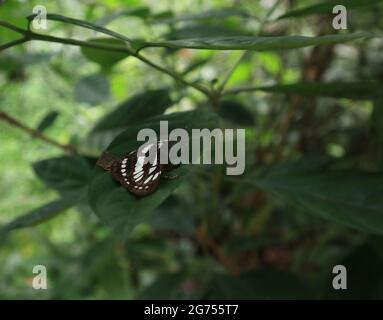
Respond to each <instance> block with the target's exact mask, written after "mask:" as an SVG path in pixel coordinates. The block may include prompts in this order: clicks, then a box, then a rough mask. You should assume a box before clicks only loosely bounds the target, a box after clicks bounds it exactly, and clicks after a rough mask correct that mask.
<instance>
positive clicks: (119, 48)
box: [0, 20, 211, 98]
mask: <svg viewBox="0 0 383 320" xmlns="http://www.w3.org/2000/svg"><path fill="white" fill-rule="evenodd" d="M63 22H65V21H63ZM0 26H4V27H6V28H8V29H11V30H14V31H17V32H19V33H21V34H23V35H24V38H22V40H21V39H20V40H18V41H17V42H10V43H8V44H6V45H4V48H1V47H0V50H1V49H2V50H4V49H7V48H9V47H12V46H14V45H17V44H20V43H23V42H27V41H29V40H39V41H46V42H55V43H63V44H69V45H74V46H80V47H87V48H94V49H103V50H111V51H118V52H124V53H126V54H127V55H131V56H133V57H135V58H136V59H138V60H140V61H142V62H144V63H145V64H147V65H149V66H151V67H152V68H154V69H156V70H158V71H161V72H162V73H165V74H167V75H169V76H171V77H172V78H173V79H175V80H176V81H178V82H181V83H182V84H184V85H187V86H190V87H192V88H194V89H196V90H198V91H200V92H201V93H203V94H204V95H206V96H207V97H209V98H210V97H211V93H210V91H209V90H208V89H207V88H205V87H203V86H201V85H199V84H198V83H193V82H190V81H188V80H186V79H185V78H184V77H182V76H181V75H179V74H178V73H176V72H175V71H172V70H168V69H166V68H163V67H161V66H160V65H158V64H156V63H154V62H152V61H150V60H149V59H147V58H145V57H144V56H142V55H141V54H140V53H138V52H135V51H134V50H132V49H131V48H130V47H128V46H126V47H124V46H115V45H106V44H97V43H91V42H86V41H81V40H75V39H64V38H59V37H54V36H50V35H43V34H37V33H34V32H33V31H31V30H23V29H20V28H18V27H16V26H13V25H11V24H9V23H7V22H5V21H1V20H0ZM82 27H84V28H87V26H82ZM107 31H108V30H107ZM100 32H101V31H100ZM103 33H105V32H103ZM110 35H111V36H114V37H115V38H118V39H120V40H124V41H127V39H126V38H123V36H122V35H121V36H120V35H119V34H117V33H113V34H110Z"/></svg>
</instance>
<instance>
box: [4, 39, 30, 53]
mask: <svg viewBox="0 0 383 320" xmlns="http://www.w3.org/2000/svg"><path fill="white" fill-rule="evenodd" d="M27 41H28V39H27V38H25V37H23V38H20V39H17V40H14V41H11V42H8V43H5V44H3V45H1V46H0V51H3V50H6V49H9V48H11V47H14V46H17V45H19V44H22V43H24V42H27Z"/></svg>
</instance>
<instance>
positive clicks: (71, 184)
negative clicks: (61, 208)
mask: <svg viewBox="0 0 383 320" xmlns="http://www.w3.org/2000/svg"><path fill="white" fill-rule="evenodd" d="M33 169H34V171H35V173H36V175H37V176H38V177H39V178H40V179H41V180H42V181H43V182H44V184H45V185H46V186H47V187H49V188H53V189H55V190H56V191H58V192H59V193H61V194H64V195H67V194H71V195H76V194H78V193H80V192H81V191H83V190H84V189H85V188H86V186H87V183H88V181H89V177H90V174H91V170H90V166H89V163H88V161H87V160H85V159H84V158H81V157H79V156H63V157H58V158H52V159H47V160H42V161H39V162H36V163H34V164H33Z"/></svg>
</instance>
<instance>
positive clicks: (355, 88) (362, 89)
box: [256, 81, 383, 100]
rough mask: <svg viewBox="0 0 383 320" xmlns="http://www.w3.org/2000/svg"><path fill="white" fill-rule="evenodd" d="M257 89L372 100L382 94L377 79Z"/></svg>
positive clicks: (297, 84) (260, 88) (259, 88)
mask: <svg viewBox="0 0 383 320" xmlns="http://www.w3.org/2000/svg"><path fill="white" fill-rule="evenodd" d="M256 90H260V91H265V92H276V93H285V94H297V95H302V96H309V97H317V96H322V97H331V98H348V99H354V100H371V99H374V98H377V97H381V96H382V94H383V93H382V85H381V84H380V83H379V82H377V81H356V82H329V83H296V84H286V85H276V86H269V87H258V88H256Z"/></svg>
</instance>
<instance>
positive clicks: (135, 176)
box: [111, 143, 163, 196]
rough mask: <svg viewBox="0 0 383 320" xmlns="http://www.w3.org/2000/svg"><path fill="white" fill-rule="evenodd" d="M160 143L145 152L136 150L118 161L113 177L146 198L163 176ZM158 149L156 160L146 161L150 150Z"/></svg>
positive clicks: (112, 169)
mask: <svg viewBox="0 0 383 320" xmlns="http://www.w3.org/2000/svg"><path fill="white" fill-rule="evenodd" d="M158 145H159V144H158V143H153V144H151V145H148V146H147V148H146V149H145V150H144V152H140V151H139V150H135V151H132V152H130V153H129V154H127V155H126V156H124V157H123V158H122V159H121V160H119V161H116V162H115V163H114V164H113V166H112V168H111V173H112V175H113V177H114V178H115V179H116V180H117V181H119V182H120V183H121V185H122V186H123V187H124V188H126V189H128V190H129V191H130V192H131V193H133V194H135V195H137V196H145V195H147V194H150V193H152V192H154V191H155V190H156V189H157V187H158V184H159V180H160V177H161V174H162V171H163V170H162V166H161V165H160V161H159V159H158V157H159V147H158ZM152 148H156V150H154V151H155V153H154V154H155V158H154V159H153V160H152V161H145V160H146V157H147V154H148V152H149V150H150V149H152Z"/></svg>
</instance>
